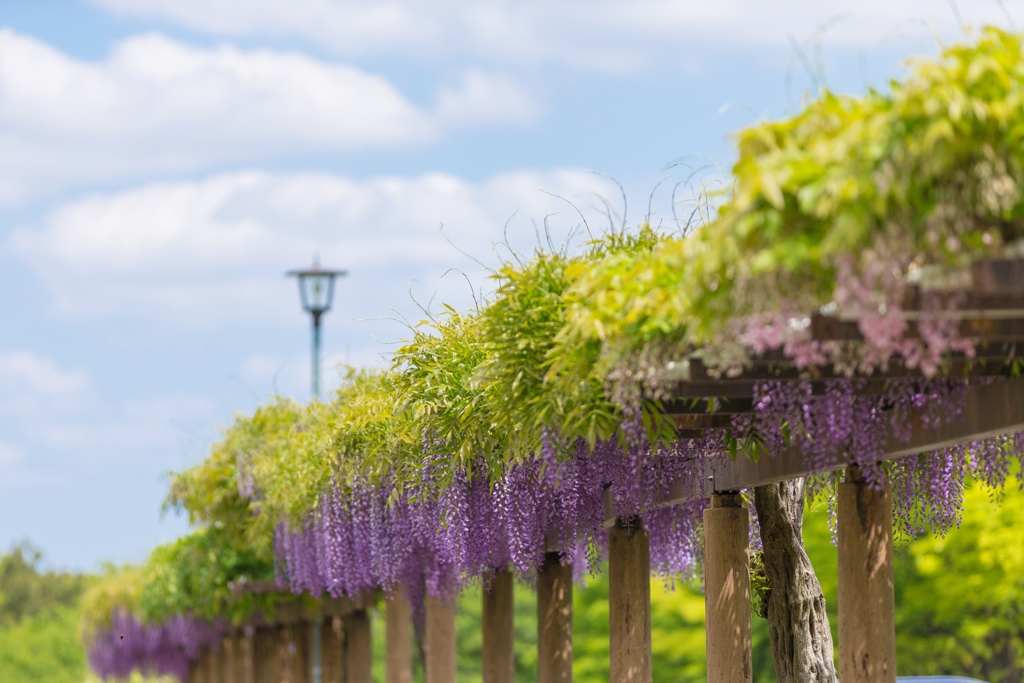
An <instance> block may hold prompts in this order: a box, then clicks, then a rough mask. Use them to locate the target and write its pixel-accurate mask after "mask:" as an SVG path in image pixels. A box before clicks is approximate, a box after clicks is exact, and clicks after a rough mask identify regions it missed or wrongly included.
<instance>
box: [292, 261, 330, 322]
mask: <svg viewBox="0 0 1024 683" xmlns="http://www.w3.org/2000/svg"><path fill="white" fill-rule="evenodd" d="M298 275H299V296H301V297H302V307H303V308H304V309H306V310H307V311H309V312H310V313H323V312H324V311H326V310H328V309H330V307H331V301H332V300H333V299H334V277H335V273H330V272H327V273H317V272H316V271H313V272H306V273H299V274H298Z"/></svg>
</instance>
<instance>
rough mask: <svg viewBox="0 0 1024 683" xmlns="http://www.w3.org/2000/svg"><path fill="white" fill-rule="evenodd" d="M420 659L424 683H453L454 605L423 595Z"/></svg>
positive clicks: (454, 667) (454, 666)
mask: <svg viewBox="0 0 1024 683" xmlns="http://www.w3.org/2000/svg"><path fill="white" fill-rule="evenodd" d="M425 603H426V613H427V614H426V629H425V630H426V633H425V634H424V638H423V640H424V643H423V656H424V659H426V662H424V664H425V667H424V668H425V669H426V674H427V675H426V683H456V681H455V676H456V673H457V671H458V667H457V662H456V657H455V653H456V650H455V605H454V603H453V602H450V601H448V600H447V599H445V598H438V597H434V596H432V595H429V594H428V595H427V599H426V600H425Z"/></svg>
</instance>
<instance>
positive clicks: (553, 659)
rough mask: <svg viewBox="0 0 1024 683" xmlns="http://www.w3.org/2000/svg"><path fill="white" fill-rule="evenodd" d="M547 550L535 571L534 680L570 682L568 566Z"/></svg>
mask: <svg viewBox="0 0 1024 683" xmlns="http://www.w3.org/2000/svg"><path fill="white" fill-rule="evenodd" d="M559 560H560V556H559V554H558V553H547V554H546V555H545V556H544V564H543V566H541V568H540V571H539V572H538V574H537V683H572V565H564V566H563V565H562V563H561V562H560V561H559Z"/></svg>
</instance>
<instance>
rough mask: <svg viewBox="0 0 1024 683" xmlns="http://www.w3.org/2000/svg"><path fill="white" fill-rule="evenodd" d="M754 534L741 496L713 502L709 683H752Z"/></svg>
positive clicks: (708, 543) (708, 562) (707, 525)
mask: <svg viewBox="0 0 1024 683" xmlns="http://www.w3.org/2000/svg"><path fill="white" fill-rule="evenodd" d="M749 532H750V515H749V513H748V512H747V510H746V508H744V507H743V498H742V497H741V496H740V494H739V493H722V494H715V495H713V496H711V507H710V508H708V509H707V510H705V511H704V605H705V619H706V622H707V653H708V683H750V681H751V680H752V679H753V663H752V659H751V653H750V557H749V556H748V555H747V546H748V545H749V541H750V539H749ZM844 683H845V681H844Z"/></svg>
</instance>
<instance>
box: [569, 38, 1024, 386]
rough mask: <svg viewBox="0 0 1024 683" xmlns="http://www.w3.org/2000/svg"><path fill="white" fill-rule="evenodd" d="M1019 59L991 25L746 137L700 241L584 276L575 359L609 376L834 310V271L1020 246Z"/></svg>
mask: <svg viewBox="0 0 1024 683" xmlns="http://www.w3.org/2000/svg"><path fill="white" fill-rule="evenodd" d="M1022 93H1024V47H1022V42H1021V36H1020V35H1017V34H1008V33H1005V32H1002V31H1000V30H998V29H995V28H987V29H985V30H983V31H982V32H981V33H980V34H979V35H978V36H977V37H975V38H972V39H970V40H969V41H968V42H966V43H964V44H958V45H954V46H951V47H947V48H945V49H944V50H943V51H942V54H941V56H940V58H939V59H938V60H922V61H920V62H918V63H916V65H915V67H914V69H913V72H912V74H911V75H910V77H909V78H908V79H907V80H906V81H904V82H901V83H898V82H894V83H893V84H892V85H891V88H890V92H889V93H888V94H882V93H880V92H876V91H871V92H869V93H867V94H866V95H864V96H862V97H850V96H840V95H835V94H833V93H830V92H824V93H822V94H821V96H820V97H818V98H817V99H815V100H813V101H811V102H810V103H808V104H807V106H806V107H805V108H804V110H803V111H802V112H801V113H799V114H798V115H796V116H794V117H792V118H789V119H786V120H783V121H778V122H762V123H759V124H757V125H756V126H754V127H752V128H749V129H747V130H744V131H742V132H740V133H739V134H738V135H737V144H738V151H739V158H738V160H737V162H736V164H735V165H734V167H733V178H734V182H733V187H732V189H731V191H730V192H729V193H728V194H727V196H726V197H725V198H724V202H723V204H722V206H721V207H720V211H719V215H718V217H717V219H716V220H713V221H712V222H711V223H710V224H709V225H707V226H705V227H704V228H702V229H699V230H697V231H696V232H695V233H694V235H693V236H692V237H688V238H684V239H677V240H665V241H663V242H661V243H659V244H657V245H656V246H655V247H654V248H653V250H652V251H651V252H650V254H647V253H643V252H620V253H615V254H611V255H609V256H606V257H604V258H601V259H595V260H592V261H588V262H587V263H585V264H580V265H579V266H577V268H576V270H575V271H574V272H572V273H571V275H570V279H571V280H572V281H573V282H572V284H571V287H570V290H569V294H570V296H571V297H573V304H572V308H571V309H570V312H569V315H568V327H567V329H566V330H564V331H563V333H562V338H563V339H564V340H565V342H566V343H565V345H564V348H562V349H560V350H559V353H562V352H564V353H567V354H571V353H572V352H573V347H574V346H576V345H578V344H579V343H581V341H585V342H594V341H597V342H600V343H601V344H602V345H603V348H604V349H605V350H606V353H608V354H611V356H612V358H611V359H609V360H608V361H606V365H607V366H608V367H614V366H615V365H616V364H617V363H620V362H622V360H623V359H625V358H628V357H629V355H630V354H632V353H637V352H639V350H640V349H643V348H644V347H647V346H649V345H651V344H652V343H657V344H662V345H671V346H675V347H677V350H679V351H682V350H685V349H689V350H691V351H692V350H695V349H698V348H700V347H702V346H705V345H707V344H724V343H726V342H727V341H728V338H729V335H730V331H729V330H730V328H729V327H728V326H729V324H730V323H731V322H733V321H734V320H735V319H736V318H737V317H741V316H747V315H751V314H755V313H768V314H775V313H779V312H780V311H781V310H782V308H783V306H788V307H790V309H791V310H792V309H796V310H798V311H800V312H802V313H803V314H806V313H807V312H813V311H814V310H816V309H817V307H819V306H821V305H824V304H826V303H828V302H829V301H831V300H832V298H833V296H834V293H835V288H836V286H837V284H836V283H837V280H836V269H837V267H838V266H839V265H840V264H841V263H843V262H846V261H848V262H850V263H851V264H852V266H853V268H854V271H855V272H860V271H861V270H865V271H870V270H871V268H872V267H873V266H874V265H877V264H878V263H879V262H880V261H882V260H886V261H887V260H889V259H892V260H893V262H894V263H895V264H896V266H897V267H898V268H902V269H904V272H903V274H902V275H901V277H905V276H906V274H907V273H908V272H910V271H913V270H915V269H919V268H921V267H923V266H929V265H934V266H948V265H954V264H962V263H964V262H966V261H967V260H969V259H971V258H975V257H978V256H985V255H991V254H996V253H999V250H1000V249H1001V247H1002V246H1003V245H1007V244H1010V243H1011V242H1013V241H1015V240H1017V239H1019V238H1020V237H1022V236H1024V229H1022V228H1024V223H1022V218H1024V203H1022V202H1021V201H1020V200H1021V196H1020V188H1021V186H1022V182H1024V170H1022V169H1024V146H1022V145H1021V144H1020V142H1021V139H1022V136H1024V107H1021V106H1020V105H1021V101H1022V97H1024V95H1022Z"/></svg>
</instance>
